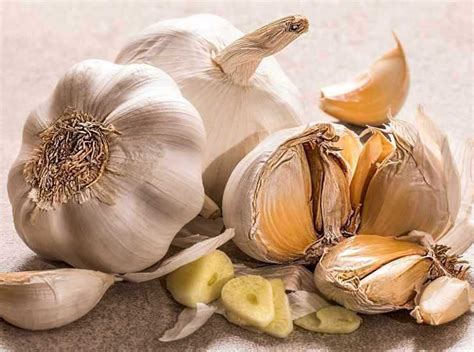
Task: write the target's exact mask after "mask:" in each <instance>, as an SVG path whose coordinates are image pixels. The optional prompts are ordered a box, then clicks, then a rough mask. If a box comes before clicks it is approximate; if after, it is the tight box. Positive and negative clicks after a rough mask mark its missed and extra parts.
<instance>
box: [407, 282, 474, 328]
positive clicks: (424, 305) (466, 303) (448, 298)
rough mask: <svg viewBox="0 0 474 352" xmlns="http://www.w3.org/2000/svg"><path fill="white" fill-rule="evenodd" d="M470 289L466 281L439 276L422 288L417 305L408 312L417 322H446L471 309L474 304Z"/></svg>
mask: <svg viewBox="0 0 474 352" xmlns="http://www.w3.org/2000/svg"><path fill="white" fill-rule="evenodd" d="M472 291H473V290H472V287H471V286H470V285H469V283H468V282H467V281H464V280H460V279H457V278H453V277H447V276H442V277H439V278H437V279H436V280H434V281H432V282H431V283H429V284H428V285H427V286H426V287H425V288H424V290H423V291H422V293H421V296H420V297H418V298H417V301H418V302H417V306H416V307H415V309H414V310H413V311H412V312H411V313H410V314H411V315H412V316H413V317H414V318H415V319H416V321H417V322H418V323H425V324H430V325H441V324H445V323H448V322H450V321H452V320H454V319H456V318H458V317H460V316H461V315H463V314H464V313H466V312H467V311H469V310H470V309H471V306H472V305H473V304H474V299H473V296H472V295H473V293H472Z"/></svg>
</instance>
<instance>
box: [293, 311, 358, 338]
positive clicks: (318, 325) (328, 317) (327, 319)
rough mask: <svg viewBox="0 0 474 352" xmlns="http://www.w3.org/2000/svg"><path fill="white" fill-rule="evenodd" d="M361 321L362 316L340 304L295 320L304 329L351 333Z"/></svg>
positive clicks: (329, 332) (326, 332) (327, 332)
mask: <svg viewBox="0 0 474 352" xmlns="http://www.w3.org/2000/svg"><path fill="white" fill-rule="evenodd" d="M361 323H362V318H360V317H359V316H358V315H357V314H356V313H354V312H352V311H350V310H348V309H346V308H343V307H339V306H328V307H324V308H321V309H320V310H318V311H317V312H314V313H311V314H308V315H305V316H304V317H301V318H298V319H296V320H295V325H297V326H299V327H302V328H303V329H306V330H310V331H315V332H321V333H324V334H350V333H351V332H354V331H356V330H357V329H358V328H359V326H360V324H361Z"/></svg>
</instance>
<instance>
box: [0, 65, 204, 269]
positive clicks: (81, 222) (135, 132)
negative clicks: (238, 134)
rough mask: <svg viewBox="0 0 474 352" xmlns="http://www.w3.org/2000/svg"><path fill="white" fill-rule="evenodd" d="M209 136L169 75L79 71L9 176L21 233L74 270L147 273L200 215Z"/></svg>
mask: <svg viewBox="0 0 474 352" xmlns="http://www.w3.org/2000/svg"><path fill="white" fill-rule="evenodd" d="M204 136H205V131H204V126H203V124H202V121H201V119H200V116H199V113H198V112H197V111H196V110H195V109H194V107H193V106H192V105H191V104H190V103H189V102H188V101H187V100H186V99H184V98H183V97H182V95H181V92H180V91H179V88H178V87H177V85H176V84H175V83H174V81H173V80H172V79H171V78H170V77H169V76H168V75H167V74H165V73H164V72H163V71H161V70H159V69H157V68H155V67H152V66H148V65H143V64H137V65H128V66H122V65H116V64H113V63H110V62H106V61H101V60H87V61H83V62H81V63H79V64H76V65H75V66H73V67H72V68H71V69H69V70H68V71H67V72H66V74H65V75H64V76H63V77H62V78H61V80H60V81H59V83H58V84H57V86H56V89H55V91H54V93H53V94H52V96H51V97H50V98H49V99H48V100H46V101H45V102H44V103H43V104H42V105H40V106H39V107H38V108H36V109H35V110H33V111H32V112H31V114H30V116H29V117H28V120H27V121H26V123H25V126H24V130H23V144H22V148H21V151H20V153H19V156H18V158H17V160H16V161H15V163H14V165H13V166H12V168H11V170H10V174H9V177H8V195H9V198H10V202H11V204H12V208H13V218H14V222H15V227H16V230H17V232H18V234H19V235H20V237H21V238H22V239H23V241H24V242H25V243H26V244H27V245H28V246H29V247H30V248H31V249H32V250H33V251H34V252H36V253H38V254H39V255H41V256H43V257H46V258H49V259H53V260H61V261H65V262H67V263H69V264H71V265H73V266H75V267H79V268H90V269H97V270H101V271H104V272H119V273H122V272H132V271H139V270H142V269H145V268H147V267H149V266H150V265H152V264H154V263H156V262H157V261H158V260H160V259H161V258H162V257H163V256H164V255H165V253H166V252H167V250H168V247H169V245H170V243H171V241H172V240H173V238H174V236H175V234H176V233H177V232H178V231H179V230H180V228H181V227H182V226H183V225H185V224H186V223H187V222H189V221H190V220H191V219H193V218H194V217H195V216H196V215H197V214H198V213H199V211H200V209H201V207H202V204H203V201H204V190H203V185H202V180H201V174H202V152H203V149H204V143H205V137H204Z"/></svg>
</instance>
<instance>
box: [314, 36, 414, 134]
mask: <svg viewBox="0 0 474 352" xmlns="http://www.w3.org/2000/svg"><path fill="white" fill-rule="evenodd" d="M393 36H394V38H395V41H396V42H397V47H396V48H394V49H392V50H390V51H389V52H387V53H385V54H384V55H383V56H382V57H380V58H379V59H378V60H377V61H375V63H374V64H373V65H372V67H371V68H370V70H369V71H368V72H366V73H363V74H361V75H359V76H357V77H356V78H355V79H353V80H352V81H349V82H345V83H342V84H337V85H334V86H329V87H325V88H322V89H321V98H320V108H321V110H323V111H325V112H326V113H328V114H329V115H331V116H334V117H336V118H338V119H340V120H342V121H345V122H349V123H352V124H354V125H360V126H365V125H374V126H376V125H381V124H383V123H386V122H388V119H387V116H388V115H389V114H391V115H392V116H395V115H396V114H397V113H398V111H399V110H400V109H401V107H402V106H403V103H404V102H405V99H406V97H407V95H408V88H409V86H410V77H409V70H408V64H407V62H406V59H405V53H404V51H403V48H402V45H401V43H400V41H399V40H398V38H397V36H396V35H395V33H393Z"/></svg>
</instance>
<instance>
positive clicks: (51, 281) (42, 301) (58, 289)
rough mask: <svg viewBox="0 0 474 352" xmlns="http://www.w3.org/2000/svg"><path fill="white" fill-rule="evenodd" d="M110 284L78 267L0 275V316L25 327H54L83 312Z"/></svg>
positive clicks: (100, 275)
mask: <svg viewBox="0 0 474 352" xmlns="http://www.w3.org/2000/svg"><path fill="white" fill-rule="evenodd" d="M113 283H114V276H113V275H110V274H105V273H101V272H98V271H90V270H81V269H58V270H47V271H27V272H17V273H4V274H0V317H1V318H3V319H4V320H6V321H7V322H9V323H10V324H12V325H15V326H18V327H20V328H23V329H28V330H46V329H53V328H58V327H60V326H63V325H66V324H69V323H71V322H73V321H75V320H77V319H79V318H81V317H83V316H84V315H86V314H87V313H88V312H89V311H90V310H92V309H93V308H94V307H95V306H96V305H97V303H98V302H99V301H100V299H101V298H102V296H103V295H104V293H105V292H106V291H107V289H108V288H109V287H110V286H112V284H113Z"/></svg>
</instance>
